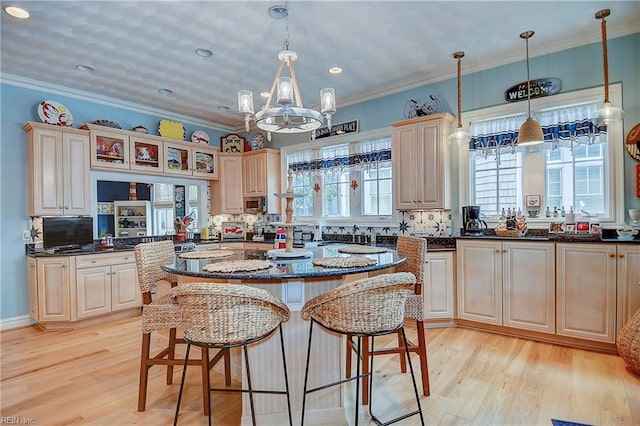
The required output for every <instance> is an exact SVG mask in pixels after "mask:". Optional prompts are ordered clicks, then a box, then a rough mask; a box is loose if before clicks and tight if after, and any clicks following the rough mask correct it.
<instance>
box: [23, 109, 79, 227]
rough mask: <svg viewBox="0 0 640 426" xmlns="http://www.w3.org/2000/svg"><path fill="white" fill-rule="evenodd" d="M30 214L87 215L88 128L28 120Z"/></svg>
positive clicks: (25, 126)
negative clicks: (80, 128)
mask: <svg viewBox="0 0 640 426" xmlns="http://www.w3.org/2000/svg"><path fill="white" fill-rule="evenodd" d="M23 128H24V130H25V131H26V132H27V163H28V172H27V174H28V185H27V187H28V191H29V205H28V214H29V216H60V215H90V214H91V213H92V212H91V196H90V194H91V192H90V187H89V132H87V131H84V130H79V129H74V128H70V127H57V126H52V125H48V124H41V123H34V122H28V123H26V124H25V125H24V127H23Z"/></svg>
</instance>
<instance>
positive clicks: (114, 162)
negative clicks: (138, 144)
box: [85, 125, 131, 170]
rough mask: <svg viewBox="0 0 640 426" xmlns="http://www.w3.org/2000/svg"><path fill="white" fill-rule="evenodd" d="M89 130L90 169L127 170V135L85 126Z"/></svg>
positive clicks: (105, 128)
mask: <svg viewBox="0 0 640 426" xmlns="http://www.w3.org/2000/svg"><path fill="white" fill-rule="evenodd" d="M85 128H89V129H90V130H91V168H95V169H107V170H129V168H130V165H129V161H130V154H131V148H130V146H129V135H128V134H127V133H124V132H122V131H120V130H117V129H110V128H108V127H104V126H90V125H85Z"/></svg>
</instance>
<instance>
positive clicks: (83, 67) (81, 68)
mask: <svg viewBox="0 0 640 426" xmlns="http://www.w3.org/2000/svg"><path fill="white" fill-rule="evenodd" d="M76 69H77V70H78V71H82V72H91V71H93V67H90V66H89V65H76Z"/></svg>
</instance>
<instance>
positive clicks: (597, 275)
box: [556, 243, 617, 343]
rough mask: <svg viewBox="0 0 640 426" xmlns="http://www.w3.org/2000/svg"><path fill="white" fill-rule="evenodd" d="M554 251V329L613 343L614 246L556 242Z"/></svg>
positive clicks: (566, 334)
mask: <svg viewBox="0 0 640 426" xmlns="http://www.w3.org/2000/svg"><path fill="white" fill-rule="evenodd" d="M556 255H557V265H558V267H557V282H556V284H557V298H558V299H557V303H558V311H557V316H558V328H557V333H558V334H559V335H562V336H569V337H578V338H583V339H589V340H595V341H601V342H607V343H614V342H615V337H616V336H615V331H616V267H617V262H616V246H615V245H614V244H571V243H559V244H557V247H556Z"/></svg>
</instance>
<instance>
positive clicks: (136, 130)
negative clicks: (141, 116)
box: [131, 124, 149, 134]
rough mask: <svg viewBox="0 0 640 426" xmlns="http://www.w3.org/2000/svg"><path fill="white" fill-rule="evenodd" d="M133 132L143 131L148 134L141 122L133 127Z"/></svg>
mask: <svg viewBox="0 0 640 426" xmlns="http://www.w3.org/2000/svg"><path fill="white" fill-rule="evenodd" d="M131 130H133V131H134V132H138V133H144V134H148V133H149V130H148V129H147V128H146V127H144V126H143V125H142V124H139V125H137V126H136V127H134V128H133V129H131Z"/></svg>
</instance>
